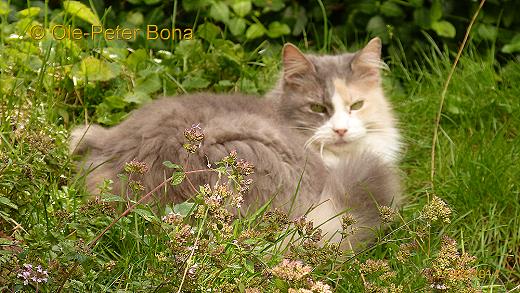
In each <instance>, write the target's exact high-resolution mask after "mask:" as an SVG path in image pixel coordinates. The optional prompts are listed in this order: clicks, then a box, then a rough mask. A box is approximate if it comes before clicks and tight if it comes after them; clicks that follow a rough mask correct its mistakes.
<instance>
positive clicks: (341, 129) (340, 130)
mask: <svg viewBox="0 0 520 293" xmlns="http://www.w3.org/2000/svg"><path fill="white" fill-rule="evenodd" d="M334 132H336V133H337V134H338V135H339V136H344V135H345V133H347V129H345V128H339V129H334Z"/></svg>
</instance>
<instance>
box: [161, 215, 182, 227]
mask: <svg viewBox="0 0 520 293" xmlns="http://www.w3.org/2000/svg"><path fill="white" fill-rule="evenodd" d="M162 221H163V222H165V223H168V224H170V225H178V224H180V223H182V216H181V214H178V213H173V212H172V213H169V214H167V215H165V216H163V217H162Z"/></svg>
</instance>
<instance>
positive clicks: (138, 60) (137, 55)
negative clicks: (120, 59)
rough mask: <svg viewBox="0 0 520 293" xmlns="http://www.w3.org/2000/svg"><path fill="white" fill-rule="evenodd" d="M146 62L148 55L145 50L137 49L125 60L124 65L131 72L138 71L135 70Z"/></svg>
mask: <svg viewBox="0 0 520 293" xmlns="http://www.w3.org/2000/svg"><path fill="white" fill-rule="evenodd" d="M146 61H148V53H147V52H146V50H145V49H138V50H135V51H134V52H132V54H130V56H128V57H127V58H126V64H127V65H128V67H130V68H131V69H132V70H133V71H138V70H137V69H138V68H139V67H141V66H143V65H144V64H145V63H146Z"/></svg>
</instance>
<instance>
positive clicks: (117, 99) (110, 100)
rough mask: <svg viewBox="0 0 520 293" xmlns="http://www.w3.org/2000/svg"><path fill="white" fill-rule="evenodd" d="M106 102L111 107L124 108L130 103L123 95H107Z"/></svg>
mask: <svg viewBox="0 0 520 293" xmlns="http://www.w3.org/2000/svg"><path fill="white" fill-rule="evenodd" d="M104 103H105V104H106V105H107V106H108V107H109V108H110V109H124V108H125V106H126V105H127V104H128V103H127V102H126V101H125V100H124V99H123V97H121V96H108V97H105V100H104Z"/></svg>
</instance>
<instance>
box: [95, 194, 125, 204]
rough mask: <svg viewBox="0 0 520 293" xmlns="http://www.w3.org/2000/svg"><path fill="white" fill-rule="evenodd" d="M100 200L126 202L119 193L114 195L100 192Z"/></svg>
mask: <svg viewBox="0 0 520 293" xmlns="http://www.w3.org/2000/svg"><path fill="white" fill-rule="evenodd" d="M101 200H102V201H103V202H126V200H125V199H124V198H122V197H120V196H119V195H115V194H108V193H106V194H102V195H101Z"/></svg>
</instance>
